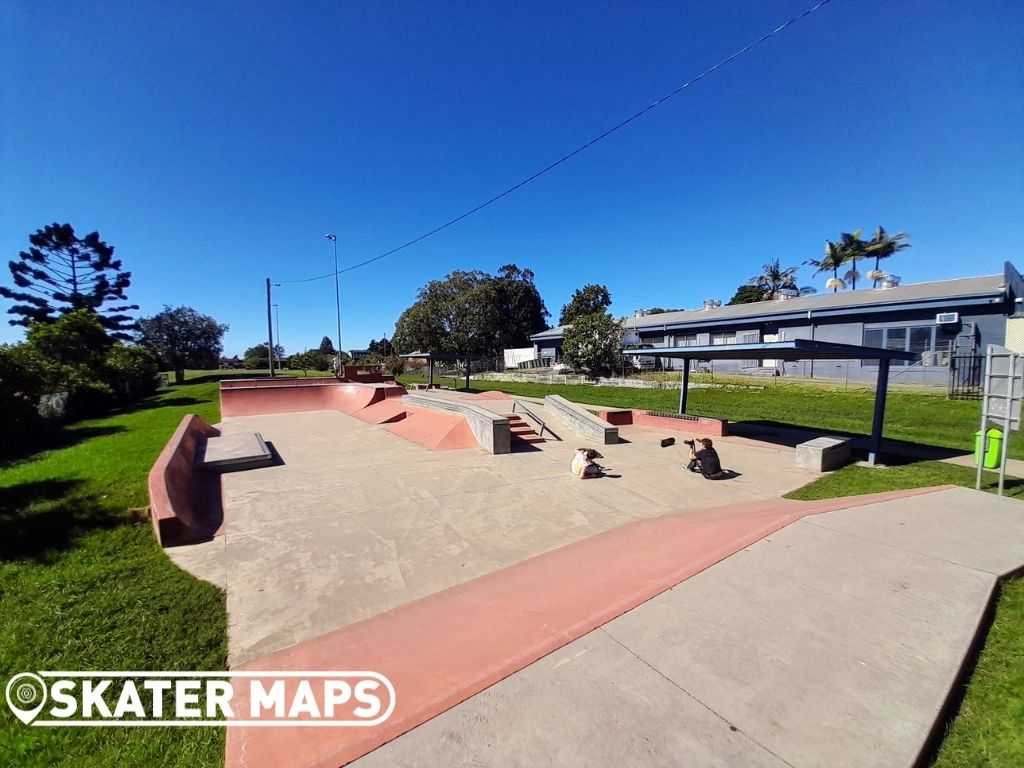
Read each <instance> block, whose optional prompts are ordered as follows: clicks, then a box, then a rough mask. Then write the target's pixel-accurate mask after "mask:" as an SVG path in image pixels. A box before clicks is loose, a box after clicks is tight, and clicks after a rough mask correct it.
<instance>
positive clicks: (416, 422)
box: [384, 405, 480, 451]
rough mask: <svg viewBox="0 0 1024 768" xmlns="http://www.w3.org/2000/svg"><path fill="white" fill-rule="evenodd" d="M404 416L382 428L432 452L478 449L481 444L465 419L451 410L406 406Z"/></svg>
mask: <svg viewBox="0 0 1024 768" xmlns="http://www.w3.org/2000/svg"><path fill="white" fill-rule="evenodd" d="M404 408H405V410H406V416H405V418H404V419H402V420H401V421H397V422H395V423H393V424H388V425H387V426H386V427H384V428H385V429H386V430H387V431H388V432H390V433H391V434H393V435H398V436H399V437H402V438H405V439H406V440H409V441H410V442H413V443H417V444H418V445H422V446H423V447H424V448H429V449H430V450H432V451H452V450H458V449H459V448H479V447H480V443H479V441H478V440H477V438H476V435H474V434H473V430H471V429H470V428H469V424H467V423H466V419H465V418H463V417H462V416H457V415H455V414H451V413H439V412H437V411H431V410H428V409H426V408H416V407H415V406H410V405H405V406H404Z"/></svg>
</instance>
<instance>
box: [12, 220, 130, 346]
mask: <svg viewBox="0 0 1024 768" xmlns="http://www.w3.org/2000/svg"><path fill="white" fill-rule="evenodd" d="M29 243H30V244H31V246H30V247H29V249H28V250H27V251H22V252H21V253H19V254H18V261H11V262H9V263H8V266H9V267H10V270H11V276H12V277H13V278H14V285H15V288H16V289H15V290H12V289H10V288H7V287H2V286H0V296H3V297H4V298H7V299H12V300H14V301H16V302H18V303H16V304H15V305H14V306H12V307H11V308H10V309H8V310H7V312H8V314H11V315H15V316H16V317H15V319H13V320H11V321H10V323H11V325H24V326H28V325H29V324H30V323H33V322H42V323H52V322H53V321H55V320H56V319H57V318H58V317H60V316H62V315H66V314H67V313H69V312H74V311H75V310H77V309H86V310H89V311H90V312H93V313H94V314H95V315H96V317H97V319H98V320H99V321H100V324H101V325H102V326H103V328H104V330H105V331H106V332H107V333H108V335H109V336H110V337H111V338H114V339H120V340H122V341H127V340H129V339H130V338H131V335H130V334H129V331H131V330H132V329H133V328H134V323H133V321H132V318H131V317H129V316H128V315H126V314H124V313H125V312H127V311H128V310H135V309H138V306H137V305H134V304H127V303H125V302H127V300H128V299H127V297H126V296H125V290H126V289H127V288H128V286H129V285H131V278H132V273H131V272H124V271H122V270H121V261H120V260H119V259H115V258H114V248H113V246H110V245H107V244H106V243H105V242H103V241H102V240H101V239H100V235H99V233H98V232H92V233H91V234H88V235H86V236H85V237H78V236H77V235H76V234H75V230H74V229H73V228H72V226H71V225H70V224H57V223H54V224H51V225H49V226H46V227H44V228H43V229H40V230H37V231H36V232H35V233H34V234H32V235H30V236H29ZM112 305H116V306H112Z"/></svg>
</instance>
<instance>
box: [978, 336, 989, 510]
mask: <svg viewBox="0 0 1024 768" xmlns="http://www.w3.org/2000/svg"><path fill="white" fill-rule="evenodd" d="M991 370H992V347H991V346H990V347H989V348H988V350H987V351H986V352H985V388H984V390H983V391H982V395H981V432H980V433H979V434H980V435H981V438H980V440H976V441H975V453H977V456H976V457H975V458H976V459H977V461H978V473H977V476H976V477H975V478H974V490H976V491H980V490H981V472H982V467H983V465H984V464H985V449H986V448H988V435H986V434H985V431H986V430H985V428H986V427H987V426H988V384H989V376H988V373H989V372H990V371H991Z"/></svg>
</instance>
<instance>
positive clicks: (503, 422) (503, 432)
mask: <svg viewBox="0 0 1024 768" xmlns="http://www.w3.org/2000/svg"><path fill="white" fill-rule="evenodd" d="M402 402H403V403H407V404H409V405H415V406H417V407H419V408H428V409H432V410H435V411H448V412H450V413H456V414H458V415H460V416H462V417H463V418H465V420H466V423H467V424H468V425H469V428H470V430H471V431H472V432H473V436H474V437H476V440H477V442H478V443H480V446H481V447H482V448H484V450H486V451H488V452H489V453H511V452H512V433H511V430H510V428H509V423H508V419H507V418H505V417H504V416H498V415H496V414H494V413H491V412H490V411H487V410H484V409H483V408H480V407H479V406H476V405H472V404H470V403H465V402H457V401H453V400H443V399H441V398H439V397H431V396H430V395H405V396H404V397H403V398H402Z"/></svg>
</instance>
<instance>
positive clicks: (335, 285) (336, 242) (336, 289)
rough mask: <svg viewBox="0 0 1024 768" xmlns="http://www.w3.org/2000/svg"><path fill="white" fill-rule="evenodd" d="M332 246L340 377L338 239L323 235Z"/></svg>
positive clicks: (340, 373)
mask: <svg viewBox="0 0 1024 768" xmlns="http://www.w3.org/2000/svg"><path fill="white" fill-rule="evenodd" d="M324 237H326V238H327V239H328V240H330V241H331V243H333V245H334V310H335V313H336V314H337V316H338V361H337V363H336V365H337V369H338V370H337V374H338V376H339V377H340V376H341V375H342V370H341V288H340V287H339V285H338V237H337V235H332V234H327V235H324Z"/></svg>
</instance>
